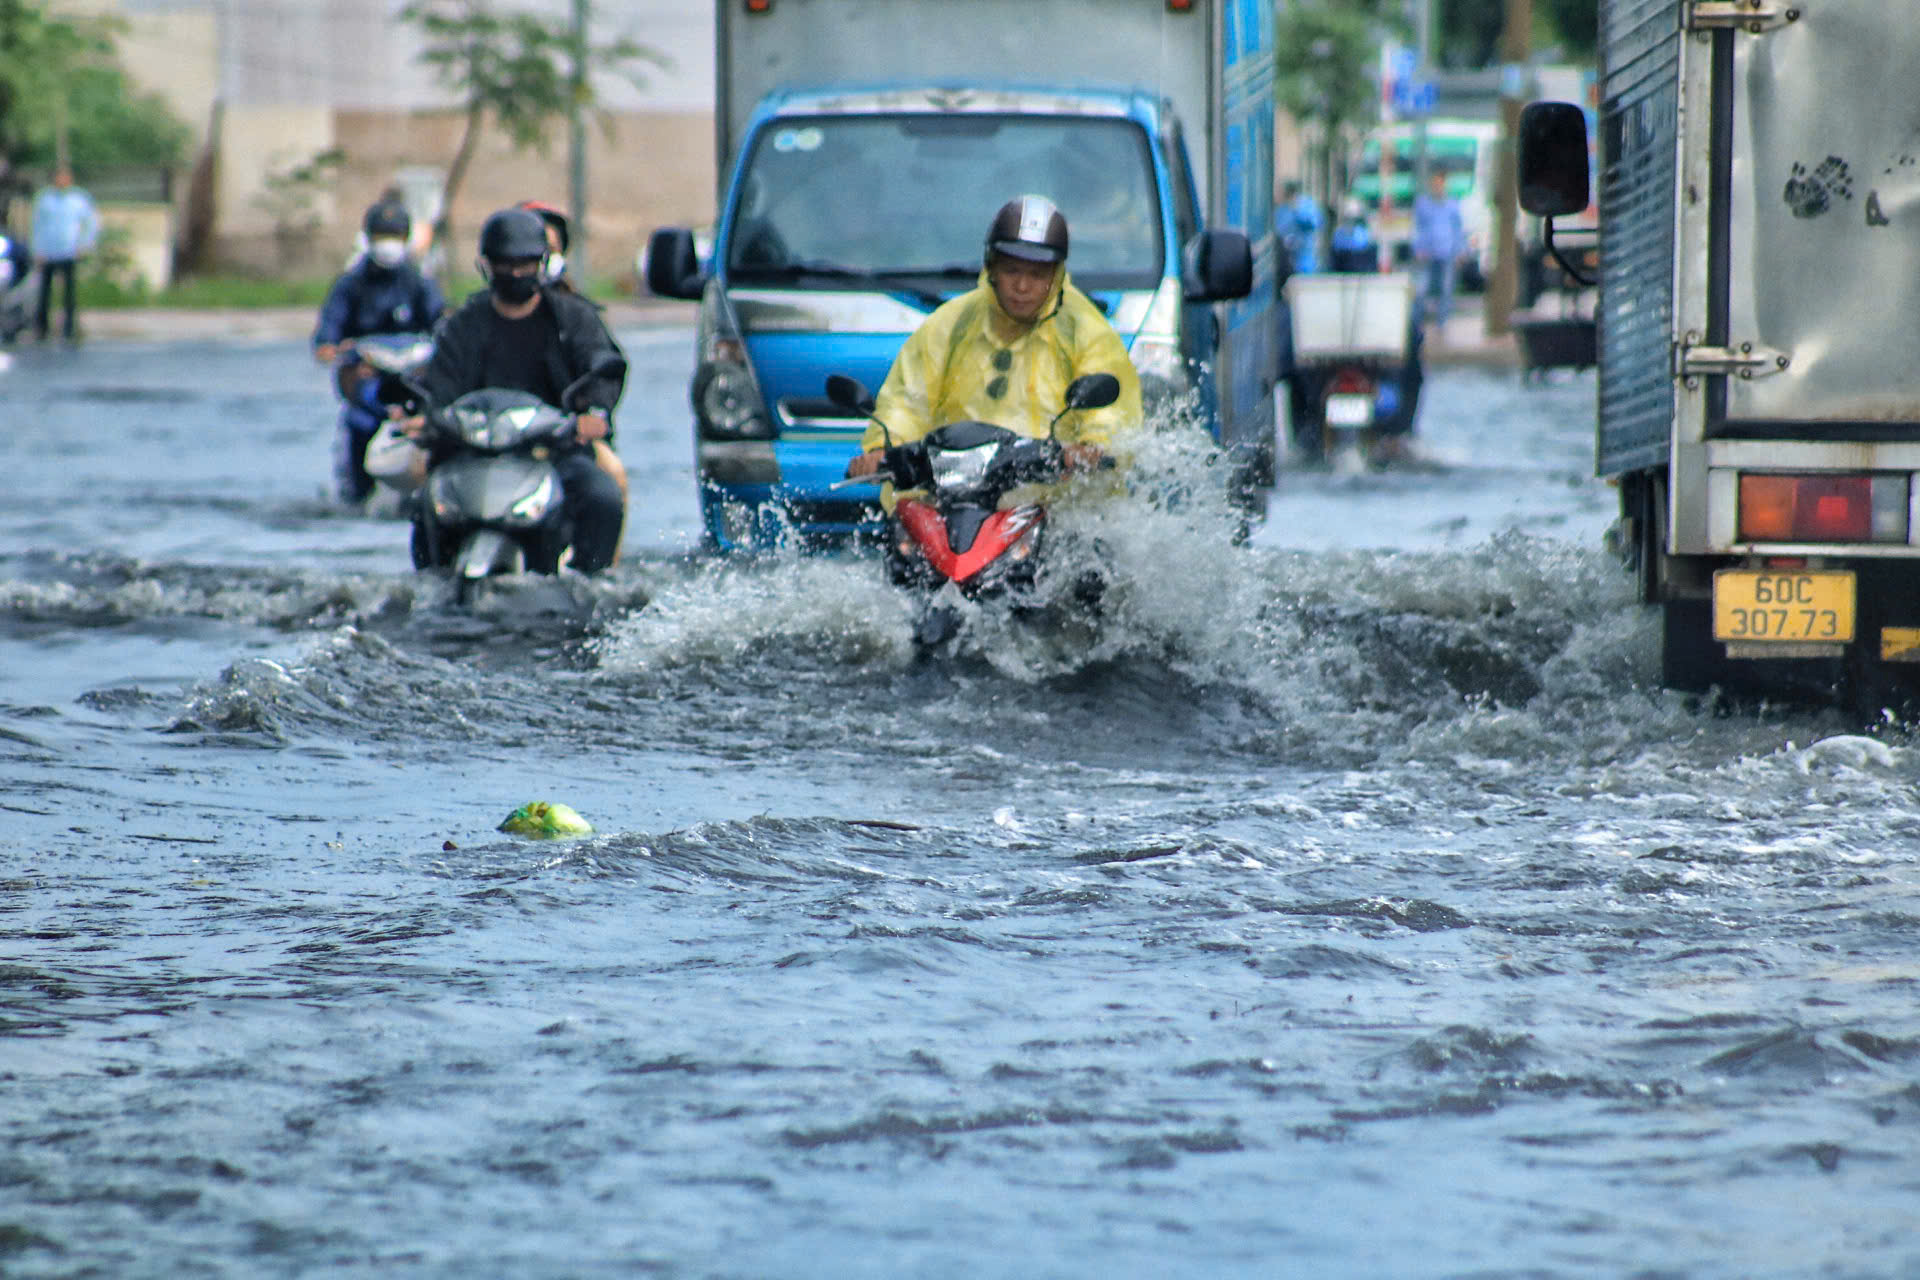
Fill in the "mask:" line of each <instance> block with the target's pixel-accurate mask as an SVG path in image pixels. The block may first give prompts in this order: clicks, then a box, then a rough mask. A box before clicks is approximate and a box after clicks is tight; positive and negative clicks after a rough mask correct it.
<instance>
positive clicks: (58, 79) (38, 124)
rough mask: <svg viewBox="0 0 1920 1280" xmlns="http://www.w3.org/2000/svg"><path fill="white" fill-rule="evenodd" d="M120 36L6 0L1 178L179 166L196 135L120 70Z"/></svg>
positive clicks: (0, 45)
mask: <svg viewBox="0 0 1920 1280" xmlns="http://www.w3.org/2000/svg"><path fill="white" fill-rule="evenodd" d="M117 30H118V28H117V27H116V26H115V25H114V24H113V23H111V22H109V21H106V20H103V19H87V18H72V19H56V18H53V17H51V16H49V15H48V14H47V13H46V12H45V11H44V10H43V9H42V8H41V7H39V6H37V5H29V4H26V3H23V0H0V174H4V173H6V172H7V171H8V170H18V169H21V168H31V167H37V168H52V167H53V166H54V165H56V164H59V163H62V162H65V163H68V164H71V165H72V167H74V168H75V169H78V170H80V171H81V172H83V173H84V172H90V171H91V172H97V171H99V170H101V169H112V168H120V167H131V166H134V165H142V166H147V167H154V166H158V167H162V168H170V167H172V166H173V165H175V164H178V163H179V161H180V159H181V157H182V156H183V155H184V154H185V152H186V145H187V140H188V138H189V137H190V131H189V130H188V129H187V127H186V125H184V124H182V123H181V122H180V121H179V120H178V119H177V118H175V116H174V115H173V113H172V111H170V110H169V109H168V107H167V105H166V104H165V102H163V101H162V100H161V99H160V98H158V97H156V96H154V95H152V94H140V93H136V92H134V90H133V89H132V87H131V86H130V85H129V84H128V82H127V78H126V75H125V73H124V72H122V71H121V70H120V69H119V68H118V67H117V66H115V65H113V53H114V44H113V37H114V35H115V34H116V32H117Z"/></svg>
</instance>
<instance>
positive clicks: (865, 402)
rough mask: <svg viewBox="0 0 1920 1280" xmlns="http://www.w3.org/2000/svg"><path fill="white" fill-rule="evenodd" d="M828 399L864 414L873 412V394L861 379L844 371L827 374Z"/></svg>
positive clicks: (843, 407)
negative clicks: (850, 376)
mask: <svg viewBox="0 0 1920 1280" xmlns="http://www.w3.org/2000/svg"><path fill="white" fill-rule="evenodd" d="M827 399H829V400H831V401H833V402H834V403H835V404H837V405H839V406H840V407H841V408H842V409H851V410H853V411H854V412H855V413H858V414H861V415H863V416H866V415H871V414H872V413H873V396H872V394H871V393H870V392H868V390H867V389H866V388H865V387H864V386H862V385H861V384H860V379H858V378H849V377H848V376H847V375H846V374H844V373H830V374H828V375H827Z"/></svg>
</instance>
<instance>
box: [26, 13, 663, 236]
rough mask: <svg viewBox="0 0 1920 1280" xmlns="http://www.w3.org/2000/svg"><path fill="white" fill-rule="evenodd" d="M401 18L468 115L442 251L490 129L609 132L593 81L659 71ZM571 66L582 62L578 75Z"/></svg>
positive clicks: (534, 33)
mask: <svg viewBox="0 0 1920 1280" xmlns="http://www.w3.org/2000/svg"><path fill="white" fill-rule="evenodd" d="M0 3H4V0H0ZM400 18H401V21H403V22H408V23H411V24H412V25H413V26H415V27H417V28H418V29H419V30H420V33H421V34H422V35H423V36H424V37H425V38H426V48H425V50H424V51H423V52H422V53H421V54H420V61H422V62H424V63H426V64H427V66H429V67H431V68H432V69H433V73H434V76H435V77H436V78H437V79H438V80H439V81H440V83H441V85H442V86H444V87H445V88H446V89H448V90H450V91H451V92H452V93H453V94H454V95H455V96H456V97H457V98H459V100H460V102H461V106H462V109H463V111H464V112H465V115H466V124H465V127H464V128H463V129H462V130H461V134H460V143H459V145H458V146H457V147H456V148H455V149H454V153H453V161H452V163H450V164H449V165H448V166H447V180H446V182H445V184H444V185H443V186H442V188H441V193H440V220H439V222H438V223H436V224H435V226H434V233H435V235H436V236H437V237H438V238H439V239H440V241H441V243H443V244H444V243H446V242H447V239H448V237H449V236H450V235H451V234H452V216H453V201H454V197H455V196H457V195H458V194H459V192H460V186H461V184H462V183H463V182H464V181H466V176H467V169H468V167H469V166H471V165H472V163H473V154H474V150H475V148H477V147H478V146H479V144H480V137H481V134H482V132H483V131H484V130H485V128H486V127H487V124H488V122H489V120H491V122H492V124H493V126H494V127H496V128H498V129H499V130H500V131H501V132H502V133H504V134H505V135H506V138H507V141H508V142H509V143H511V144H512V145H513V147H514V148H515V149H516V150H531V151H535V152H538V153H539V154H542V155H544V154H546V150H547V145H548V139H549V137H550V134H551V132H552V126H553V124H554V123H555V122H556V121H558V120H562V119H568V118H571V117H572V116H573V114H574V113H575V112H576V111H579V112H583V113H589V114H592V115H594V116H595V117H596V118H598V119H599V121H600V123H601V127H602V128H603V129H605V130H607V131H609V132H610V131H611V129H612V125H613V122H612V118H611V117H610V116H608V115H607V114H606V113H605V112H603V111H602V110H600V107H599V102H600V98H599V94H598V92H597V91H596V89H595V77H596V75H611V76H617V77H618V78H620V79H622V80H625V81H627V82H628V83H630V84H633V85H635V86H638V85H640V84H642V83H644V78H643V76H642V74H641V72H640V64H650V65H652V66H656V67H663V66H665V65H666V59H665V58H664V57H663V56H662V55H661V54H659V53H658V52H656V51H655V50H653V49H650V48H648V47H647V46H645V45H643V44H640V43H638V42H637V41H634V40H631V39H628V38H627V37H625V36H622V37H619V38H617V39H614V40H610V41H607V42H605V43H602V44H595V43H592V42H591V41H588V42H585V45H584V48H582V47H581V44H580V42H578V41H577V40H576V38H575V35H574V32H573V30H572V28H571V25H570V24H569V23H568V22H567V21H566V20H564V19H556V18H547V17H544V16H542V15H539V14H532V13H502V12H498V11H496V10H495V9H494V8H493V6H492V5H491V4H490V3H489V2H488V0H413V2H412V3H410V4H408V5H407V7H406V8H405V9H403V10H401V13H400ZM576 58H582V59H583V60H584V62H585V66H584V68H583V70H582V74H580V75H577V76H576V75H575V74H574V62H575V59H576Z"/></svg>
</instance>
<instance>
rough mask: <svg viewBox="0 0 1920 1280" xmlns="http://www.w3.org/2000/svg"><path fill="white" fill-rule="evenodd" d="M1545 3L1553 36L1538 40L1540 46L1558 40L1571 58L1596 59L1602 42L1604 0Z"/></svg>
mask: <svg viewBox="0 0 1920 1280" xmlns="http://www.w3.org/2000/svg"><path fill="white" fill-rule="evenodd" d="M1541 7H1542V8H1543V9H1544V10H1545V14H1544V16H1545V17H1546V19H1547V21H1548V23H1549V24H1551V26H1552V28H1553V38H1552V39H1551V40H1545V39H1543V40H1537V41H1535V45H1536V47H1538V46H1540V45H1542V44H1551V43H1557V44H1558V45H1559V46H1560V48H1561V50H1562V52H1564V53H1565V54H1566V57H1567V59H1568V60H1569V61H1571V62H1592V61H1593V59H1594V56H1595V53H1596V51H1597V50H1598V48H1599V44H1600V0H1545V2H1544V4H1543V5H1542V6H1541ZM1542 34H1543V35H1544V33H1542Z"/></svg>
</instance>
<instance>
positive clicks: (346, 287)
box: [313, 201, 446, 503]
mask: <svg viewBox="0 0 1920 1280" xmlns="http://www.w3.org/2000/svg"><path fill="white" fill-rule="evenodd" d="M361 227H362V229H363V230H364V231H365V233H366V237H367V251H366V253H365V254H363V255H361V256H360V257H359V258H358V259H357V260H355V262H354V264H353V265H352V266H350V267H348V268H347V269H346V271H345V272H343V273H342V274H341V276H340V278H339V279H338V280H335V281H334V282H333V288H332V289H331V290H329V291H328V293H327V300H326V302H325V303H324V304H322V305H321V308H320V320H319V323H318V324H317V325H316V326H315V327H314V331H313V357H314V359H316V360H318V361H319V362H320V363H321V364H336V362H337V365H336V369H335V375H334V376H335V382H336V385H337V386H338V388H339V391H340V398H341V400H342V401H343V405H342V408H341V411H340V428H339V433H338V435H337V436H336V438H335V444H334V481H335V485H336V488H337V491H338V493H339V495H340V500H341V501H342V502H349V503H359V502H363V501H365V500H366V498H367V496H368V495H369V494H371V493H372V492H373V487H374V482H373V477H371V476H369V475H368V474H367V468H366V452H367V442H368V441H369V440H371V439H372V438H373V435H374V432H376V431H377V430H379V428H380V423H381V420H382V419H383V418H384V417H385V410H384V409H383V408H382V407H381V406H380V405H379V404H378V402H377V401H376V400H375V398H374V395H375V392H376V391H377V390H378V387H377V382H378V380H377V379H376V378H374V377H373V371H372V370H371V369H370V368H368V367H367V365H366V364H365V363H363V362H362V361H360V360H358V359H356V358H354V356H353V340H354V339H355V338H364V337H369V336H372V335H374V334H382V333H427V332H430V331H431V330H432V329H433V326H434V325H435V324H436V323H437V322H438V321H439V319H440V313H441V312H442V311H444V310H445V309H446V303H445V300H444V299H443V298H442V297H441V294H440V286H438V285H436V284H435V283H434V282H433V281H432V280H429V279H428V278H427V277H426V276H424V275H422V274H421V273H420V271H419V269H418V268H416V267H415V266H414V265H413V263H412V262H411V261H410V260H409V259H408V256H407V233H408V232H409V231H411V230H412V227H413V219H412V218H411V217H410V216H409V215H408V213H407V210H406V206H404V205H401V204H398V203H393V202H389V201H382V202H380V203H378V204H375V205H373V206H372V207H371V208H369V209H368V210H367V212H366V216H365V217H364V218H362V219H361Z"/></svg>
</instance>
